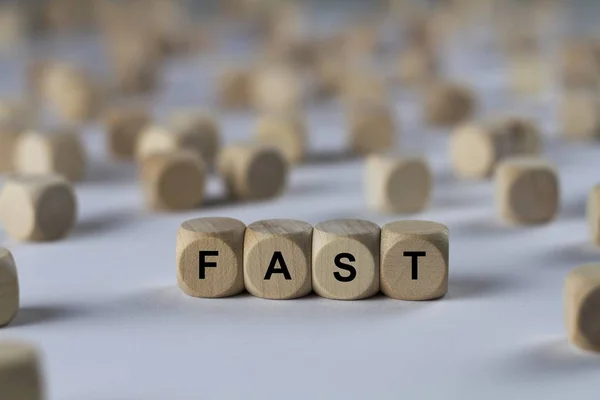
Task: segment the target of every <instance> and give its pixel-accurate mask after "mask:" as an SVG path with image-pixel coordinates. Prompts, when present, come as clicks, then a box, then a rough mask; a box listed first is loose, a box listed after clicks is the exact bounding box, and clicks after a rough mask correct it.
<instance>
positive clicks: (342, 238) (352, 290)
mask: <svg viewBox="0 0 600 400" xmlns="http://www.w3.org/2000/svg"><path fill="white" fill-rule="evenodd" d="M379 235H380V229H379V226H377V224H374V223H372V222H369V221H362V220H358V219H341V220H331V221H325V222H321V223H319V224H317V225H315V227H314V229H313V241H312V282H313V289H314V291H315V293H316V294H318V295H319V296H321V297H326V298H328V299H335V300H359V299H364V298H367V297H371V296H374V295H375V294H376V293H377V292H378V291H379V239H380V238H379Z"/></svg>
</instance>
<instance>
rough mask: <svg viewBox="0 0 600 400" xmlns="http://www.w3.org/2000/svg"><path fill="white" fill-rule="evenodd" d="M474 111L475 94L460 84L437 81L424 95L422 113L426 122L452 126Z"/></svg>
mask: <svg viewBox="0 0 600 400" xmlns="http://www.w3.org/2000/svg"><path fill="white" fill-rule="evenodd" d="M474 112H475V95H474V94H473V92H472V91H471V90H470V89H469V88H467V87H465V86H462V85H459V84H455V83H438V84H435V85H432V87H430V88H429V89H428V90H427V93H426V95H425V104H424V113H425V119H426V121H427V122H428V123H430V124H432V125H436V126H453V125H456V124H458V123H460V122H463V121H465V120H466V119H468V118H469V117H470V116H471V115H472V114H473V113H474Z"/></svg>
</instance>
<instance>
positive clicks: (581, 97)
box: [560, 92, 600, 140]
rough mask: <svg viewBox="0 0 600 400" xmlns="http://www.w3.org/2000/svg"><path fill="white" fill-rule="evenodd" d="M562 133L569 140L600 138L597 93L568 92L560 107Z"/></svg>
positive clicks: (599, 109) (599, 108)
mask: <svg viewBox="0 0 600 400" xmlns="http://www.w3.org/2000/svg"><path fill="white" fill-rule="evenodd" d="M560 119H561V122H562V129H561V132H562V134H563V135H564V136H565V138H567V139H574V140H580V139H595V138H598V137H600V101H598V98H597V96H596V94H595V93H593V94H592V93H586V92H567V93H566V94H565V97H564V98H563V100H562V104H561V106H560Z"/></svg>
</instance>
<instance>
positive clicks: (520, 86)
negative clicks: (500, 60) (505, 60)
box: [509, 52, 552, 95]
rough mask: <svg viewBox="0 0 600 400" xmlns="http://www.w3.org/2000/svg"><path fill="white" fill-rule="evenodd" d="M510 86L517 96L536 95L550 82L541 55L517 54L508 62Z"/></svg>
mask: <svg viewBox="0 0 600 400" xmlns="http://www.w3.org/2000/svg"><path fill="white" fill-rule="evenodd" d="M509 69H510V74H511V86H512V89H513V91H514V92H515V93H516V94H518V95H537V94H539V93H540V92H541V91H542V90H543V89H544V88H545V87H548V85H549V84H550V83H551V82H552V79H551V77H550V71H549V65H548V61H547V60H544V59H543V57H542V55H541V54H537V53H536V52H534V53H530V52H528V53H519V54H518V55H515V56H513V58H512V59H511V60H510V67H509Z"/></svg>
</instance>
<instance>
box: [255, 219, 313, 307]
mask: <svg viewBox="0 0 600 400" xmlns="http://www.w3.org/2000/svg"><path fill="white" fill-rule="evenodd" d="M312 229H313V228H312V226H311V225H310V224H308V223H306V222H302V221H296V220H291V219H272V220H264V221H257V222H254V223H252V224H250V225H248V227H247V228H246V234H245V238H244V282H245V284H246V290H248V292H250V294H252V295H254V296H257V297H262V298H266V299H278V300H285V299H295V298H298V297H302V296H305V295H307V294H309V293H310V292H311V290H312V283H311V282H312V279H311V250H312V248H311V243H312Z"/></svg>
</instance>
